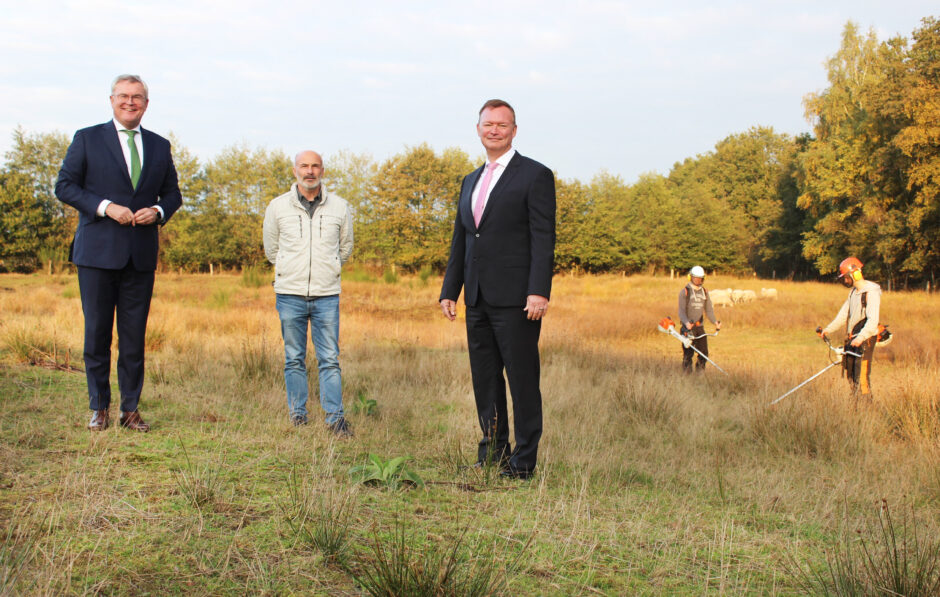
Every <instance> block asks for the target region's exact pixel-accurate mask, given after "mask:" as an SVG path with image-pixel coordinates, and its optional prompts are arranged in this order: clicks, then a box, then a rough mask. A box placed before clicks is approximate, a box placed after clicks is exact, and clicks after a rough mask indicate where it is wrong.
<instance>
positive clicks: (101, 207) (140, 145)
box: [98, 118, 163, 220]
mask: <svg viewBox="0 0 940 597" xmlns="http://www.w3.org/2000/svg"><path fill="white" fill-rule="evenodd" d="M111 122H113V123H114V128H115V129H117V135H118V141H120V142H121V143H120V145H121V151H122V152H123V153H124V163H125V164H127V175H128V176H132V173H131V148H130V146H129V145H128V144H127V133H125V132H123V131H128V130H130V131H137V134H136V135H134V145H136V146H137V156H138V157H139V158H140V171H141V172H143V171H144V141H143V139H142V138H141V137H142V135H141V132H140V125H139V124H138V125H137V126H136V127H134V128H132V129H127V128H124V125H123V124H121V123H120V122H118V121H117V118H112V119H111ZM110 204H111V200H110V199H105V200H103V201H102V202H101V203H99V204H98V215H99V216H100V217H102V218H103V217H104V212H105V210H106V209H108V205H110ZM153 207H154V208H156V210H157V211H159V212H160V219H161V220H162V219H163V210H162V209H160V206H159V205H154V206H153Z"/></svg>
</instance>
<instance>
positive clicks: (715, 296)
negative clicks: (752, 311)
mask: <svg viewBox="0 0 940 597" xmlns="http://www.w3.org/2000/svg"><path fill="white" fill-rule="evenodd" d="M708 297H709V298H710V299H712V305H714V306H716V307H732V306H734V301H732V300H731V289H730V288H718V289H716V290H711V291H709V292H708Z"/></svg>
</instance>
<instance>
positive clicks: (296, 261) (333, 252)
mask: <svg viewBox="0 0 940 597" xmlns="http://www.w3.org/2000/svg"><path fill="white" fill-rule="evenodd" d="M323 171H324V168H323V159H322V158H321V157H320V155H319V154H318V153H316V152H314V151H302V152H300V153H298V154H297V156H296V158H294V176H295V177H296V178H297V182H296V183H295V184H293V185H291V188H290V190H289V191H288V192H287V193H285V194H283V195H281V196H280V197H277V198H276V199H274V200H272V201H271V203H270V204H268V208H267V210H266V211H265V213H264V253H265V255H266V256H267V258H268V260H269V261H270V262H271V263H273V264H274V292H275V295H276V297H277V312H278V315H279V316H280V318H281V335H282V337H283V338H284V382H285V385H286V386H287V408H288V414H289V416H290V420H291V422H292V423H293V424H294V425H306V424H307V367H306V357H307V324H308V322H309V324H310V328H311V333H312V336H313V344H314V348H315V349H316V353H317V368H318V369H319V380H320V405H321V406H322V407H323V410H324V411H326V423H327V425H329V427H330V429H331V430H332V431H333V432H334V433H335V434H336V435H337V436H339V437H349V436H351V435H352V430H351V429H350V428H349V424H348V423H347V422H346V418H345V416H344V414H343V392H342V377H341V372H340V368H339V294H340V269H341V268H342V266H343V263H345V262H346V260H347V259H349V256H350V255H351V254H352V250H353V224H352V209H351V208H350V207H349V204H348V203H346V201H345V200H344V199H343V198H342V197H340V196H339V195H336V194H334V193H330V192H329V191H327V189H326V188H325V186H324V185H323V184H322V177H323Z"/></svg>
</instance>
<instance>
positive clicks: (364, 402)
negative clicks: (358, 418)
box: [352, 390, 379, 415]
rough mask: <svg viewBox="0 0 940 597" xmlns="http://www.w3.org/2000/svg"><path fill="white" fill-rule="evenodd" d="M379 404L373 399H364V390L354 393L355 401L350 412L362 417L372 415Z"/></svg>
mask: <svg viewBox="0 0 940 597" xmlns="http://www.w3.org/2000/svg"><path fill="white" fill-rule="evenodd" d="M378 405H379V403H378V402H377V401H376V400H375V399H373V398H366V393H365V391H364V390H359V391H358V392H356V401H355V402H353V406H352V410H353V412H354V413H359V414H362V415H374V414H375V413H376V410H377V409H378Z"/></svg>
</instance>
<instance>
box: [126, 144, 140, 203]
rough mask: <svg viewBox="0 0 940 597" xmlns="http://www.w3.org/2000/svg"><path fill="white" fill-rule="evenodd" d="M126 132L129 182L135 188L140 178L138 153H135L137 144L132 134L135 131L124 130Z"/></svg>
mask: <svg viewBox="0 0 940 597" xmlns="http://www.w3.org/2000/svg"><path fill="white" fill-rule="evenodd" d="M124 132H125V133H127V146H128V147H129V148H130V150H131V183H132V184H133V185H134V188H135V189H136V188H137V181H138V180H140V154H139V153H137V144H136V143H134V135H136V134H137V131H128V130H126V129H125V130H124Z"/></svg>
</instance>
